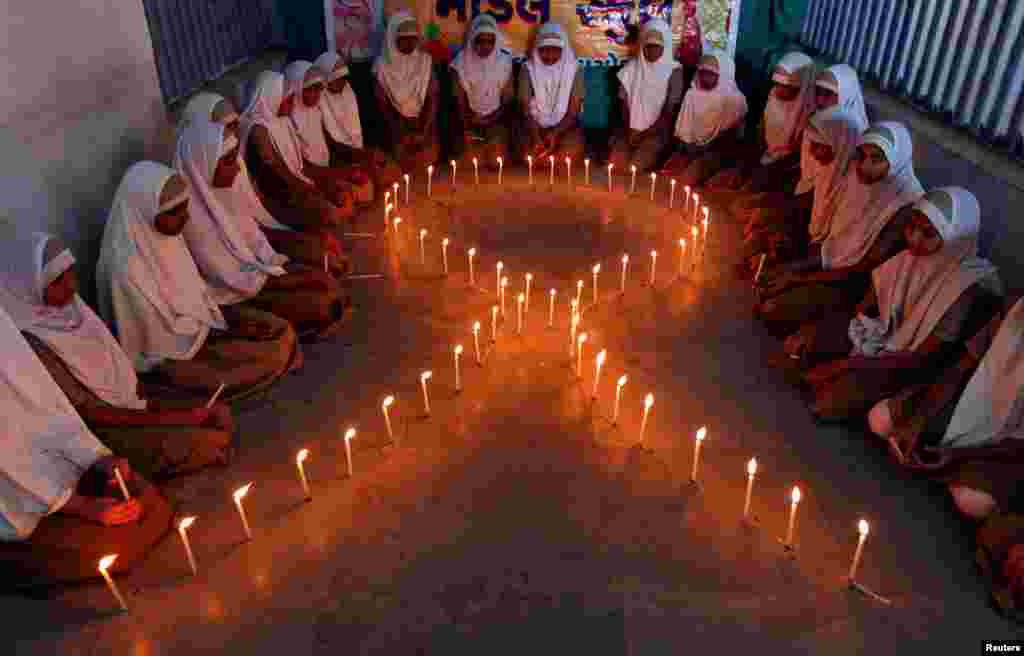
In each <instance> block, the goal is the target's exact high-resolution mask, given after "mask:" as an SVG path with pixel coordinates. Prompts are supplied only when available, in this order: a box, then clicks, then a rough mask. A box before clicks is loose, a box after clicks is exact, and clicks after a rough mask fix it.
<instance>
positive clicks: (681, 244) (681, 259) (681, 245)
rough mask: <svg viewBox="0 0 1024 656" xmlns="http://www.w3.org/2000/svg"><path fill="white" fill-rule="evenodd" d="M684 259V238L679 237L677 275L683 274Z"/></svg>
mask: <svg viewBox="0 0 1024 656" xmlns="http://www.w3.org/2000/svg"><path fill="white" fill-rule="evenodd" d="M685 260H686V240H685V239H683V238H682V237H680V238H679V275H680V276H681V275H683V268H684V262H685Z"/></svg>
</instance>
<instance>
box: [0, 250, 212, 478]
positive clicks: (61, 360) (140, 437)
mask: <svg viewBox="0 0 1024 656" xmlns="http://www.w3.org/2000/svg"><path fill="white" fill-rule="evenodd" d="M3 248H4V250H5V251H6V252H5V253H4V258H3V262H4V264H3V265H2V267H0V269H2V270H0V307H2V308H3V309H4V310H6V311H7V312H8V314H9V315H10V316H11V318H12V319H13V320H14V323H15V325H17V327H18V329H19V330H21V331H22V333H23V334H24V336H25V339H26V340H28V342H29V345H30V346H31V347H32V348H33V349H34V350H35V352H36V355H37V356H38V357H39V360H40V362H41V363H42V364H43V365H44V366H45V367H46V369H47V370H48V371H49V372H50V375H51V376H52V377H53V380H54V381H55V382H56V383H57V385H58V386H59V387H60V389H61V391H63V392H64V394H65V396H67V398H68V400H69V401H70V402H71V404H72V405H73V406H74V408H75V409H76V410H77V411H78V412H79V414H80V415H81V416H82V418H83V419H85V421H86V423H87V424H88V425H89V426H90V428H92V429H93V430H94V431H95V432H96V434H97V435H98V436H99V437H100V439H101V440H103V443H104V444H106V445H107V446H108V447H110V448H112V449H114V451H116V452H117V453H118V454H120V455H122V456H124V457H126V458H127V459H128V460H129V462H131V464H132V466H133V467H134V468H135V469H136V470H137V471H139V472H140V473H142V474H143V475H144V476H146V477H147V478H156V479H163V478H167V477H170V476H174V475H177V474H181V473H184V472H187V471H192V470H195V469H198V468H199V467H203V466H205V465H208V464H226V463H227V458H228V451H229V449H230V446H231V430H232V422H231V412H230V410H229V409H228V407H227V406H225V405H223V404H220V405H217V406H216V407H214V408H210V409H207V408H206V407H205V403H204V402H203V401H205V399H204V400H203V401H196V402H193V403H191V404H189V403H185V404H178V407H171V406H169V405H168V404H167V403H166V402H162V401H159V400H157V401H154V400H153V399H147V398H143V396H142V395H140V391H141V390H140V389H139V380H138V378H137V376H136V373H135V369H134V368H133V367H132V363H131V361H130V360H129V359H128V357H127V356H126V355H125V353H124V351H123V350H121V346H120V344H118V343H117V340H115V339H114V336H113V335H111V334H110V331H109V330H108V329H107V326H106V325H105V324H104V323H103V322H102V321H101V320H100V318H99V317H98V316H96V313H95V312H93V311H92V309H91V308H90V307H89V306H88V305H86V304H85V303H84V302H83V301H82V299H81V297H79V295H78V293H77V289H78V282H77V281H78V278H77V276H76V275H75V271H74V268H73V266H74V263H75V258H74V256H73V255H72V254H71V251H70V250H68V248H67V247H66V246H64V244H63V243H62V242H61V241H60V240H58V239H55V238H53V237H51V236H50V235H47V234H44V233H38V232H36V233H30V234H19V235H15V236H13V237H12V238H10V239H6V240H4V242H3Z"/></svg>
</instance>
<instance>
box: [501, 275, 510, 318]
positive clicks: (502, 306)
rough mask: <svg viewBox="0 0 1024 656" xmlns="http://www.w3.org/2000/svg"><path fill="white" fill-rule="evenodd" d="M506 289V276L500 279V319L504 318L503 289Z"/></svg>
mask: <svg viewBox="0 0 1024 656" xmlns="http://www.w3.org/2000/svg"><path fill="white" fill-rule="evenodd" d="M506 287H508V276H502V277H501V318H502V319H504V318H505V288H506Z"/></svg>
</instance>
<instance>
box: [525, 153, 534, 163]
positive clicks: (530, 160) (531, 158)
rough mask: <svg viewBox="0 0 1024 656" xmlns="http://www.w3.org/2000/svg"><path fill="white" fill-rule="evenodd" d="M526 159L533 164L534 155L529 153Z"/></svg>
mask: <svg viewBox="0 0 1024 656" xmlns="http://www.w3.org/2000/svg"><path fill="white" fill-rule="evenodd" d="M526 161H527V162H529V163H530V164H533V156H532V155H527V156H526Z"/></svg>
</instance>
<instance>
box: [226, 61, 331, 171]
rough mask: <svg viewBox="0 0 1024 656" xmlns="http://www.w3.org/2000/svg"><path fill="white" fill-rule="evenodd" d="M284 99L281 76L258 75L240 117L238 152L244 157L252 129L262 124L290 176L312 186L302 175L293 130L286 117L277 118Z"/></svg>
mask: <svg viewBox="0 0 1024 656" xmlns="http://www.w3.org/2000/svg"><path fill="white" fill-rule="evenodd" d="M284 98H285V84H284V76H283V75H281V74H280V73H275V72H274V71H264V72H263V73H260V76H259V77H258V78H256V91H255V92H254V93H253V97H252V101H251V102H250V103H249V107H248V108H247V109H246V110H245V114H243V115H242V121H241V122H242V144H241V146H240V152H241V153H242V157H243V158H244V157H245V153H246V152H247V148H248V146H249V136H250V135H251V134H252V129H253V128H254V127H256V126H257V125H262V126H263V127H265V128H266V129H267V132H268V133H269V134H270V141H271V143H272V144H273V145H274V150H276V151H277V154H278V155H280V156H281V159H282V160H283V161H284V163H285V165H286V166H287V167H288V170H289V171H291V173H292V175H294V176H295V177H297V178H299V179H300V180H302V181H303V182H306V183H308V184H311V185H312V184H314V182H313V181H312V180H310V179H309V178H308V177H306V174H305V173H303V172H302V167H303V162H302V145H301V144H300V143H299V139H298V137H297V136H296V135H295V129H294V128H293V127H292V124H291V121H290V120H289V119H288V117H286V116H278V115H277V113H278V111H279V110H280V109H281V102H282V101H283V100H284ZM295 102H296V103H301V102H302V99H301V98H296V99H295Z"/></svg>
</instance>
